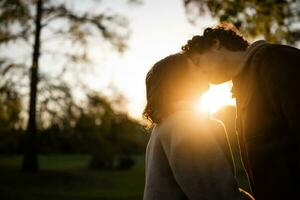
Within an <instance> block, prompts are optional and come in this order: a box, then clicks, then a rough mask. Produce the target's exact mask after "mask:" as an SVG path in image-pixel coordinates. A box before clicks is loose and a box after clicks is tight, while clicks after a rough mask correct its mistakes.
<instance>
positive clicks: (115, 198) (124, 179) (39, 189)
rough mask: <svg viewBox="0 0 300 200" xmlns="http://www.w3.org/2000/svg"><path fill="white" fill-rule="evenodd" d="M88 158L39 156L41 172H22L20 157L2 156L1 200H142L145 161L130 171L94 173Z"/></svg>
mask: <svg viewBox="0 0 300 200" xmlns="http://www.w3.org/2000/svg"><path fill="white" fill-rule="evenodd" d="M89 159H90V157H89V156H86V155H76V156H74V155H55V156H40V157H39V161H40V168H41V171H40V172H39V173H37V174H22V173H20V172H19V168H20V163H21V157H20V156H13V157H12V156H10V157H3V156H2V157H0V195H1V196H0V199H2V200H19V199H20V200H50V199H51V200H54V199H55V200H92V199H97V200H99V199H100V200H135V199H139V200H140V199H142V192H143V188H144V165H143V163H144V160H143V158H138V159H137V160H138V162H137V164H136V165H135V167H134V168H133V169H132V170H129V171H113V170H112V171H93V170H90V169H88V168H87V165H88V162H89Z"/></svg>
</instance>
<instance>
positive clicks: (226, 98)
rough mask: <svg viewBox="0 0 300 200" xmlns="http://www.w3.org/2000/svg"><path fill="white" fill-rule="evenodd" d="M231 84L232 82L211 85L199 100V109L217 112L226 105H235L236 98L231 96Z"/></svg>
mask: <svg viewBox="0 0 300 200" xmlns="http://www.w3.org/2000/svg"><path fill="white" fill-rule="evenodd" d="M231 86H232V83H230V82H227V83H223V84H219V85H210V88H209V90H208V91H207V92H205V93H204V94H203V95H202V96H201V98H200V100H199V103H198V110H199V111H203V110H206V111H208V112H210V113H215V112H217V111H218V110H219V109H220V108H222V107H224V106H226V105H235V99H233V98H232V96H231Z"/></svg>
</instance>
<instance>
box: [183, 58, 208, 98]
mask: <svg viewBox="0 0 300 200" xmlns="http://www.w3.org/2000/svg"><path fill="white" fill-rule="evenodd" d="M188 63H189V69H190V70H189V82H190V84H191V85H192V86H193V87H192V88H193V89H195V90H196V91H198V92H203V91H206V90H207V89H208V87H209V84H208V77H207V75H206V73H205V72H204V71H203V69H202V68H200V67H198V66H196V65H195V64H194V63H193V62H192V61H191V60H190V59H188Z"/></svg>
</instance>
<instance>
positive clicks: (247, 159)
mask: <svg viewBox="0 0 300 200" xmlns="http://www.w3.org/2000/svg"><path fill="white" fill-rule="evenodd" d="M182 50H183V52H184V53H186V54H187V55H188V56H189V58H190V59H191V60H192V61H193V62H194V63H195V64H196V65H197V66H199V67H201V68H202V70H203V71H204V73H206V74H207V76H208V78H209V80H210V82H211V83H214V84H218V83H223V82H226V81H229V80H232V81H233V94H234V96H235V97H236V101H237V132H238V138H239V144H240V150H241V155H242V159H243V162H244V165H245V169H246V171H247V173H248V176H249V180H250V184H251V189H252V192H253V195H254V197H255V198H256V199H257V200H266V199H272V200H274V199H280V200H285V199H295V198H296V199H298V198H299V197H298V198H297V196H296V195H298V192H299V191H300V164H299V160H300V147H299V146H300V50H299V49H296V48H293V47H290V46H285V45H279V44H269V43H266V42H265V41H257V42H254V43H253V44H251V45H249V43H248V42H247V41H246V40H245V39H244V38H243V37H242V36H241V35H239V34H238V33H237V31H236V30H234V28H230V27H226V26H219V27H216V28H207V29H206V30H205V31H204V34H203V35H202V36H194V37H193V38H192V39H191V40H189V41H188V43H187V44H186V45H185V46H183V47H182Z"/></svg>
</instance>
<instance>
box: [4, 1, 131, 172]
mask: <svg viewBox="0 0 300 200" xmlns="http://www.w3.org/2000/svg"><path fill="white" fill-rule="evenodd" d="M43 35H45V36H48V37H49V38H51V37H52V38H57V37H64V40H69V41H70V43H72V45H79V46H80V47H81V48H77V50H76V51H75V50H74V49H75V48H74V49H69V51H68V52H66V53H65V54H63V55H64V56H65V58H67V59H69V61H72V62H73V63H76V62H81V61H88V55H87V53H86V51H85V49H86V47H87V45H89V44H90V41H89V39H90V38H91V37H98V38H103V39H104V41H108V42H109V43H110V44H111V45H112V46H113V47H115V49H116V50H117V51H119V52H122V51H124V50H125V49H126V41H127V38H128V37H129V31H128V23H127V20H126V18H124V17H123V16H120V15H117V14H113V13H105V12H101V13H95V12H93V11H91V10H88V11H87V10H85V11H76V10H74V9H72V8H71V6H70V5H69V4H67V1H53V0H2V1H1V2H0V46H1V47H2V48H3V47H8V46H10V45H14V46H15V49H14V50H16V51H18V49H21V48H22V47H24V46H22V45H24V44H25V45H27V47H28V45H29V49H31V50H32V55H31V60H32V61H31V66H30V67H29V66H26V62H27V61H23V63H21V64H24V65H25V67H27V68H28V70H29V71H30V74H29V76H30V77H29V79H30V84H29V85H30V90H29V91H30V96H29V97H30V98H29V109H28V123H27V133H26V137H25V140H24V141H25V143H24V159H23V165H22V170H23V171H24V172H36V171H37V170H38V162H37V144H36V134H37V119H36V118H37V114H36V113H37V104H38V102H39V101H38V98H37V97H38V95H39V91H40V89H39V85H38V84H39V82H40V81H42V80H41V76H40V63H41V55H42V53H46V52H43V49H42V48H41V47H42V46H41V45H42V44H43V42H44V41H45V40H46V38H45V37H43ZM77 47H78V46H77ZM16 48H17V49H16ZM78 49H79V50H78ZM56 51H57V49H55V50H54V52H56ZM6 53H7V52H6ZM6 55H7V56H6V57H5V56H4V55H2V57H5V58H2V59H4V60H5V61H6V62H10V65H7V68H6V69H4V71H8V70H10V69H11V68H12V66H17V65H20V63H16V62H15V60H17V59H15V58H14V57H13V56H12V55H11V52H8V53H7V54H6ZM62 71H63V70H62Z"/></svg>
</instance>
